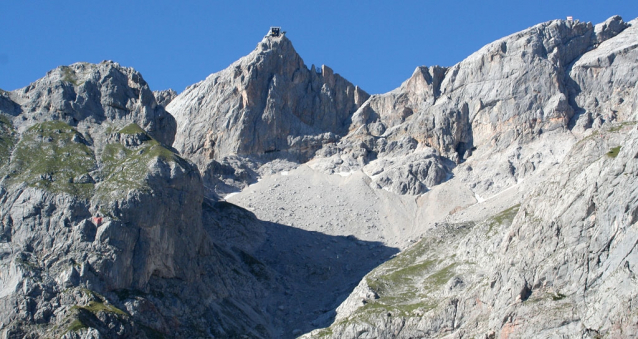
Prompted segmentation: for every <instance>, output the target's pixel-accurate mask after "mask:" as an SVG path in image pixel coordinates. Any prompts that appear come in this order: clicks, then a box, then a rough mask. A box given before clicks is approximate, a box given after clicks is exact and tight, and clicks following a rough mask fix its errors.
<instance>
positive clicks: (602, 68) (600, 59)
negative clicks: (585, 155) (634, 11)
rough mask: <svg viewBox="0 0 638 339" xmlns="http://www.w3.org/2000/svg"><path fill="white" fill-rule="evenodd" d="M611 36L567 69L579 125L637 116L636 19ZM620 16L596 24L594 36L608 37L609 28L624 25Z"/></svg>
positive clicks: (586, 126) (571, 96)
mask: <svg viewBox="0 0 638 339" xmlns="http://www.w3.org/2000/svg"><path fill="white" fill-rule="evenodd" d="M629 24H630V25H631V26H630V27H629V28H627V29H625V30H624V31H622V32H621V33H619V34H618V35H617V36H615V37H614V38H613V39H610V40H608V41H601V43H600V45H598V47H597V48H596V49H594V50H592V51H590V52H588V53H586V54H585V55H583V56H582V57H581V58H578V59H577V60H576V61H575V62H574V63H573V65H572V66H571V68H570V70H569V77H570V78H571V82H570V90H571V91H570V99H571V100H572V101H573V105H574V106H575V107H576V110H577V112H576V113H577V116H576V117H575V118H578V119H577V120H575V121H574V123H575V124H576V125H577V126H578V127H580V128H589V127H591V126H592V124H594V123H595V124H596V126H600V125H601V124H602V123H603V122H605V121H628V120H636V119H638V116H636V112H638V102H637V100H638V99H636V98H637V96H638V93H637V92H636V87H635V84H636V82H637V81H638V78H637V77H638V74H637V68H638V65H637V64H636V58H637V57H638V41H636V39H635V36H636V34H638V28H637V27H636V24H638V21H637V20H632V21H631V22H630V23H629ZM625 26H626V25H625V24H623V22H622V20H620V19H619V18H618V17H613V18H610V19H609V20H607V21H606V22H604V23H601V24H598V25H596V27H595V32H596V36H600V37H601V38H600V39H601V40H602V37H607V36H608V34H605V33H607V32H609V31H612V29H615V30H613V31H612V32H617V31H619V30H621V29H622V28H624V27H625Z"/></svg>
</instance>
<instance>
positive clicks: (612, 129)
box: [608, 121, 636, 132]
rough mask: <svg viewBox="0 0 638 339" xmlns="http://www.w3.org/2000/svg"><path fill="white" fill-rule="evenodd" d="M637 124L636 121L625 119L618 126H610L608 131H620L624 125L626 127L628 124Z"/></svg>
mask: <svg viewBox="0 0 638 339" xmlns="http://www.w3.org/2000/svg"><path fill="white" fill-rule="evenodd" d="M635 124H636V121H624V122H621V123H619V124H618V125H616V126H613V127H610V128H609V129H608V131H609V132H618V131H620V130H621V129H623V128H624V127H626V126H634V125H635Z"/></svg>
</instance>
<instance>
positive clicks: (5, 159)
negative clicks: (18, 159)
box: [0, 114, 16, 167]
mask: <svg viewBox="0 0 638 339" xmlns="http://www.w3.org/2000/svg"><path fill="white" fill-rule="evenodd" d="M15 143H16V137H15V129H14V128H13V124H12V123H11V120H9V118H7V117H6V116H4V115H3V114H0V167H4V165H5V164H8V163H9V158H10V157H11V152H12V151H13V147H14V146H15Z"/></svg>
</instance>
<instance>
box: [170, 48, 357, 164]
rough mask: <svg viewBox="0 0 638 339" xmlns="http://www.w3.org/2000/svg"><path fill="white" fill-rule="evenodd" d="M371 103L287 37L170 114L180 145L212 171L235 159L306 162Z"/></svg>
mask: <svg viewBox="0 0 638 339" xmlns="http://www.w3.org/2000/svg"><path fill="white" fill-rule="evenodd" d="M367 98H368V94H367V93H365V92H364V91H362V90H361V89H359V88H358V87H356V86H354V85H352V84H351V83H349V82H348V81H346V80H345V79H343V78H342V77H341V76H339V75H338V74H334V73H333V71H332V70H331V69H330V68H328V67H326V66H322V67H321V69H318V68H315V67H314V66H313V67H311V69H308V68H307V67H306V66H305V65H304V63H303V60H302V59H301V57H299V55H298V54H297V52H296V51H295V49H294V48H293V46H292V43H291V42H290V40H288V38H286V37H285V36H281V37H266V38H264V39H263V40H262V41H261V42H260V43H259V44H258V45H257V48H256V49H255V50H254V51H253V52H252V53H250V54H249V55H247V56H245V57H243V58H241V59H240V60H238V61H237V62H235V63H233V64H232V65H230V66H229V67H228V68H227V69H225V70H223V71H221V72H219V73H215V74H212V75H210V76H209V77H208V78H207V79H206V80H204V81H202V82H200V83H198V84H195V85H193V86H190V87H188V88H187V89H186V90H185V91H184V92H183V93H181V94H180V95H179V96H178V97H177V98H175V99H174V100H173V101H172V102H171V103H170V104H169V105H168V106H167V110H168V111H169V112H171V114H173V115H174V116H175V118H176V120H177V122H178V132H177V138H176V140H175V143H174V147H175V148H176V149H178V150H179V151H180V153H181V154H182V155H184V156H186V157H188V158H190V159H192V160H193V161H195V163H197V165H198V166H199V168H200V171H202V172H205V171H206V170H207V169H208V168H209V167H210V166H214V164H212V162H213V161H214V160H221V159H222V158H224V157H226V156H231V155H238V156H257V157H267V158H273V157H283V158H290V159H292V160H295V161H302V162H303V161H306V160H308V159H309V158H310V157H311V156H312V155H313V154H314V152H315V151H316V150H317V149H319V148H321V147H322V145H323V144H324V143H327V142H334V141H335V140H336V139H337V137H338V136H340V135H344V134H346V133H347V132H348V129H349V126H350V116H351V114H352V113H353V112H354V111H355V110H356V109H357V108H359V106H360V105H361V104H362V103H363V102H364V101H365V100H366V99H367Z"/></svg>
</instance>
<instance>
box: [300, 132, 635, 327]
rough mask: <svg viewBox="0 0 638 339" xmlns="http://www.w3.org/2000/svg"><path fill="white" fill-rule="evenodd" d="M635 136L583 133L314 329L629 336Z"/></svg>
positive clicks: (438, 232)
mask: <svg viewBox="0 0 638 339" xmlns="http://www.w3.org/2000/svg"><path fill="white" fill-rule="evenodd" d="M637 142H638V130H637V129H636V127H635V124H634V123H631V124H618V125H612V126H611V128H605V129H602V130H600V131H599V132H598V133H596V134H595V135H594V136H592V137H589V138H586V139H583V140H582V141H581V142H579V143H578V144H576V145H575V146H574V147H573V149H572V150H571V152H570V153H569V154H568V155H567V157H566V159H565V160H564V161H563V162H562V163H561V164H560V165H558V166H557V167H555V168H554V169H552V170H550V173H548V175H549V179H547V180H546V181H544V182H542V183H541V184H540V185H537V187H536V188H535V189H533V190H532V191H531V192H530V194H529V195H528V196H527V198H525V199H524V200H523V201H522V203H521V204H515V205H512V206H511V207H510V208H507V209H505V210H503V211H501V212H500V213H497V214H495V215H493V216H491V217H489V218H487V219H484V220H479V221H475V222H472V221H467V222H460V223H459V222H457V223H442V224H440V225H439V226H438V227H437V228H435V229H433V230H431V231H429V232H428V233H427V234H426V235H425V237H424V239H422V240H421V241H420V242H418V243H417V244H415V245H413V246H411V247H410V248H409V249H407V250H405V251H404V252H402V253H401V254H400V255H398V256H397V257H396V258H394V259H392V260H390V261H388V262H387V263H384V264H383V265H381V266H379V267H378V268H376V269H375V270H373V271H372V272H371V273H370V274H369V275H368V276H366V278H365V279H364V280H363V281H362V282H361V283H360V284H359V286H358V287H357V288H356V289H355V292H354V293H353V294H352V295H351V296H350V297H349V298H348V300H346V302H344V304H342V305H341V306H340V307H339V309H337V312H338V316H337V318H336V321H335V323H334V324H333V325H332V326H331V327H330V328H329V329H325V330H318V331H315V332H313V333H312V334H311V335H309V336H308V337H332V338H415V337H416V338H422V337H488V338H494V337H500V338H529V337H551V336H560V335H566V336H569V337H585V338H596V337H605V336H607V337H614V338H620V337H623V338H624V337H631V336H632V335H633V334H635V331H636V327H637V326H638V318H636V309H635V306H634V305H633V303H632V302H631V300H633V299H634V298H635V297H636V296H637V293H638V285H636V280H635V274H634V271H635V266H636V265H637V264H638V256H637V255H636V251H635V250H636V248H635V244H636V241H637V240H638V238H637V236H636V234H635V233H636V232H635V231H634V229H635V226H636V218H635V217H634V215H635V214H636V213H635V211H636V210H637V209H638V205H637V204H636V199H635V196H636V192H637V190H638V187H637V186H636V180H635V176H636V173H635V171H636V166H637V165H638V163H637V162H636V159H635V153H636V151H637V150H638V144H637Z"/></svg>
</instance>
